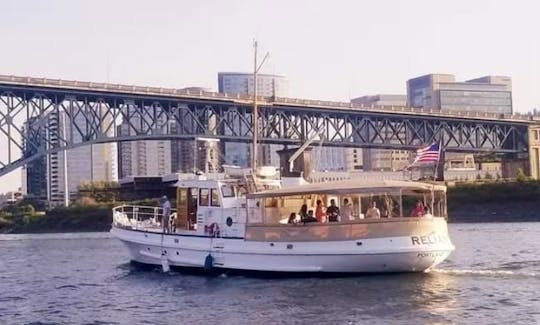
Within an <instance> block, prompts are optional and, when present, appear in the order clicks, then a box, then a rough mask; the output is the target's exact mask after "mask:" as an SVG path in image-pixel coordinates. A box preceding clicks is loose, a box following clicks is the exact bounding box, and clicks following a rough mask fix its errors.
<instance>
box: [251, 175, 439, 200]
mask: <svg viewBox="0 0 540 325" xmlns="http://www.w3.org/2000/svg"><path fill="white" fill-rule="evenodd" d="M400 189H403V190H405V191H406V192H411V191H419V192H430V191H432V190H433V191H443V192H446V186H444V185H436V184H429V183H421V182H412V181H411V182H410V181H394V180H380V181H366V180H362V179H351V180H343V181H335V182H324V183H314V184H306V185H300V186H294V187H285V188H280V189H276V190H268V191H261V192H257V193H250V194H248V198H250V199H253V198H262V197H279V196H292V195H302V194H351V193H384V192H394V193H397V192H399V190H400Z"/></svg>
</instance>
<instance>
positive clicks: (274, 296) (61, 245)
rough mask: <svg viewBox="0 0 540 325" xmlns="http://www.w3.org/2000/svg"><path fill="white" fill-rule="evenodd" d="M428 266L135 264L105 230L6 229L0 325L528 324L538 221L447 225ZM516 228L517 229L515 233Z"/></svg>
mask: <svg viewBox="0 0 540 325" xmlns="http://www.w3.org/2000/svg"><path fill="white" fill-rule="evenodd" d="M450 231H451V235H452V240H453V242H454V244H455V245H456V251H455V252H454V253H453V254H452V255H451V256H450V258H449V259H448V260H447V261H445V262H444V263H443V264H442V265H440V266H439V267H438V268H437V269H435V270H432V271H431V272H430V273H427V274H424V273H420V274H392V275H370V276H355V277H347V278H305V279H298V278H296V279H291V278H289V279H287V278H281V279H261V278H250V277H245V276H218V277H207V276H194V275H186V274H181V273H178V272H170V273H167V274H164V273H162V272H161V271H160V269H159V268H146V269H141V268H140V267H137V266H134V265H132V264H131V263H129V260H128V257H127V251H126V250H125V248H124V247H123V246H122V245H121V244H120V243H119V242H118V241H117V240H116V239H114V238H111V237H110V236H109V235H108V234H106V233H101V234H46V235H0V256H2V259H1V262H0V323H29V322H36V321H41V322H51V323H88V322H90V323H92V322H103V323H113V324H114V323H118V324H127V323H144V322H147V323H164V324H166V323H179V322H181V323H189V322H193V323H205V324H215V323H220V324H253V323H260V324H290V323H298V324H303V323H313V324H362V323H369V324H374V323H375V324H378V323H392V324H396V323H397V324H400V323H402V324H412V323H419V324H425V323H442V324H447V323H457V324H464V323H474V324H493V323H508V322H513V323H532V322H534V321H535V320H536V319H538V316H539V315H540V300H539V298H538V294H537V292H538V291H539V290H540V281H539V280H540V276H539V275H538V274H540V253H539V252H540V241H538V238H539V235H540V224H488V225H482V224H463V225H460V224H455V225H450ZM508 233H514V234H516V233H518V234H519V236H508Z"/></svg>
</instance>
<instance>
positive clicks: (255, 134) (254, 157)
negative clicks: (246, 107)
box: [251, 40, 259, 175]
mask: <svg viewBox="0 0 540 325" xmlns="http://www.w3.org/2000/svg"><path fill="white" fill-rule="evenodd" d="M253 49H254V52H255V53H254V64H253V114H252V116H251V118H252V123H253V125H252V128H253V143H252V149H251V170H252V174H253V175H255V173H256V172H257V149H258V148H257V140H258V139H257V138H258V136H259V123H258V120H259V112H258V111H257V41H256V40H255V41H253Z"/></svg>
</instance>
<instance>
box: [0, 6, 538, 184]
mask: <svg viewBox="0 0 540 325" xmlns="http://www.w3.org/2000/svg"><path fill="white" fill-rule="evenodd" d="M539 12H540V1H537V0H522V1H499V0H474V1H471V0H453V1H432V0H407V1H404V0H403V1H399V0H363V1H355V0H351V1H340V0H332V1H318V0H309V1H307V0H296V1H290V0H289V1H287V0H269V1H262V0H261V1H248V0H245V1H239V0H229V1H218V0H215V1H204V0H199V1H181V0H176V1H137V0H117V1H113V0H108V1H101V0H92V1H84V0H79V1H74V0H47V1H45V0H35V1H31V0H1V1H0V36H1V37H0V42H1V43H0V44H2V45H0V48H1V51H0V74H3V75H19V76H33V77H47V78H55V79H58V78H60V79H69V80H81V81H96V82H111V83H122V84H136V85H143V86H158V87H173V88H182V87H188V86H201V87H207V88H211V89H213V90H216V91H217V73H218V72H220V71H241V72H244V71H246V72H250V71H252V69H253V40H254V39H257V40H258V43H259V51H260V53H263V54H264V52H269V53H270V57H269V60H268V61H267V63H265V66H264V67H263V69H262V70H263V72H266V73H279V74H284V75H286V76H287V77H288V79H289V85H290V89H289V95H290V97H297V98H310V99H324V100H339V101H349V99H351V98H355V97H359V96H363V95H371V94H380V93H383V94H405V93H406V84H405V83H406V80H407V79H410V78H413V77H416V76H420V75H423V74H428V73H449V74H454V75H455V76H456V79H457V80H458V81H464V80H468V79H472V78H475V77H480V76H484V75H507V76H510V77H511V78H512V82H513V104H514V110H515V111H518V112H526V111H530V110H532V109H533V108H535V107H536V108H540V42H538V40H537V38H538V34H539V32H540V25H539V24H538V22H537V19H538V18H537V15H538V13H539ZM19 186H20V171H16V172H13V173H12V174H10V175H6V176H3V177H1V178H0V192H4V191H6V190H11V189H16V188H17V187H19Z"/></svg>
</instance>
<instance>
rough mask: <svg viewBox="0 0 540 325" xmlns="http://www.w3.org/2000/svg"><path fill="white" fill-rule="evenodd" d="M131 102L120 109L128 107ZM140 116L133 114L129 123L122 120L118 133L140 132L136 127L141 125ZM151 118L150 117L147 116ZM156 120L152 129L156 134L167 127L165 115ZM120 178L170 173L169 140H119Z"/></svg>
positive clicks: (149, 118)
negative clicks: (155, 126) (154, 127)
mask: <svg viewBox="0 0 540 325" xmlns="http://www.w3.org/2000/svg"><path fill="white" fill-rule="evenodd" d="M130 105H133V104H131V103H128V104H127V105H126V107H123V108H122V109H125V110H128V109H130ZM143 118H145V117H141V116H139V115H134V116H132V117H131V118H130V121H129V123H127V122H126V121H122V123H121V124H120V126H119V129H120V130H119V131H120V134H121V135H123V136H129V135H135V134H138V133H139V132H141V130H139V129H137V127H140V126H142V125H143V123H141V119H143ZM147 118H148V120H151V119H152V117H147ZM161 119H162V120H160V121H157V123H156V125H158V126H157V128H156V129H155V130H153V131H154V132H155V133H156V134H160V133H161V132H164V129H165V128H167V127H168V126H167V123H168V121H166V116H165V115H161ZM118 157H119V158H118V160H119V162H120V163H119V165H120V166H119V167H120V168H119V170H120V178H125V177H129V176H160V175H166V174H170V173H171V141H169V140H137V141H128V142H121V143H120V145H119V150H118Z"/></svg>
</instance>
